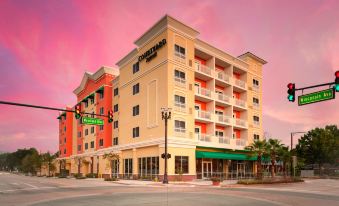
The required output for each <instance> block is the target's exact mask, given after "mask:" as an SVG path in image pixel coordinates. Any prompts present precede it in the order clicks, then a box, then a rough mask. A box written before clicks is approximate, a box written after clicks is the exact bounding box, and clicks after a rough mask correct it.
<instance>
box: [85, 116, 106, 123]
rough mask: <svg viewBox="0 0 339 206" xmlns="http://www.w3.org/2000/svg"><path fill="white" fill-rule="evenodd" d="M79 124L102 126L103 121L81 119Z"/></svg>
mask: <svg viewBox="0 0 339 206" xmlns="http://www.w3.org/2000/svg"><path fill="white" fill-rule="evenodd" d="M81 123H82V124H94V125H104V120H103V119H98V118H91V117H82V118H81Z"/></svg>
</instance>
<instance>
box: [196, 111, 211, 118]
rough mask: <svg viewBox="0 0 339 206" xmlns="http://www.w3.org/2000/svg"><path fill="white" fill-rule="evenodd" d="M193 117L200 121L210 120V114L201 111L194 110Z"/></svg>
mask: <svg viewBox="0 0 339 206" xmlns="http://www.w3.org/2000/svg"><path fill="white" fill-rule="evenodd" d="M195 116H196V117H197V118H201V119H209V120H211V119H212V115H211V112H207V111H203V110H195Z"/></svg>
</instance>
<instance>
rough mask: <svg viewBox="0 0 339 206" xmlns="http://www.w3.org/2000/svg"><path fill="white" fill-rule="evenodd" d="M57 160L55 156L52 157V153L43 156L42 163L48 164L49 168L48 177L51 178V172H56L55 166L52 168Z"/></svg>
mask: <svg viewBox="0 0 339 206" xmlns="http://www.w3.org/2000/svg"><path fill="white" fill-rule="evenodd" d="M54 159H55V155H51V153H49V152H46V153H44V154H43V155H42V161H43V162H44V163H47V166H48V176H51V170H52V171H53V170H55V167H54V165H53V166H52V162H53V160H54Z"/></svg>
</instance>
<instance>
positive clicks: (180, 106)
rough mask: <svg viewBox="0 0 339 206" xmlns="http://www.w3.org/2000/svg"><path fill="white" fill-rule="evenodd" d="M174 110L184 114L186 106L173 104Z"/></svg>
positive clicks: (179, 103)
mask: <svg viewBox="0 0 339 206" xmlns="http://www.w3.org/2000/svg"><path fill="white" fill-rule="evenodd" d="M174 109H175V110H176V111H179V112H186V104H185V103H181V102H174Z"/></svg>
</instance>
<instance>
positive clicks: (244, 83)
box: [234, 79, 246, 89]
mask: <svg viewBox="0 0 339 206" xmlns="http://www.w3.org/2000/svg"><path fill="white" fill-rule="evenodd" d="M234 84H235V85H236V86H238V87H240V88H243V89H245V88H246V82H244V81H242V80H240V79H235V80H234Z"/></svg>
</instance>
